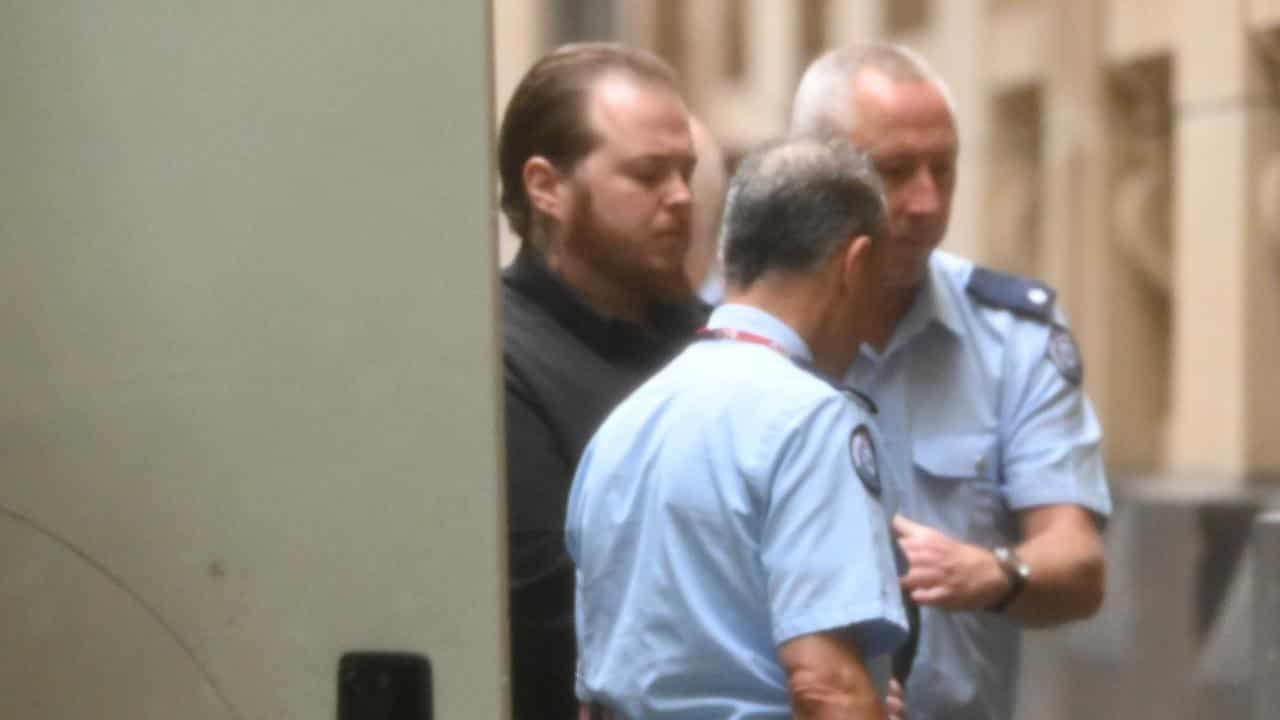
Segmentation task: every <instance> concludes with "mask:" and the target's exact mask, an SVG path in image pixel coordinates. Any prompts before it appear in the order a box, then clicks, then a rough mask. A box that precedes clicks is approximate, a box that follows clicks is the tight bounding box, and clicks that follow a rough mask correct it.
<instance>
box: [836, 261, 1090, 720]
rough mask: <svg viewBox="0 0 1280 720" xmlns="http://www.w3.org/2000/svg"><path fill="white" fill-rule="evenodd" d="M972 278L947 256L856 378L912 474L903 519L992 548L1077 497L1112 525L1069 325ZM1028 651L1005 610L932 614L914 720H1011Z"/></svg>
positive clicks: (912, 700)
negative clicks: (991, 296) (986, 292)
mask: <svg viewBox="0 0 1280 720" xmlns="http://www.w3.org/2000/svg"><path fill="white" fill-rule="evenodd" d="M973 270H974V267H973V265H972V263H970V262H968V261H966V260H963V259H960V258H957V257H955V256H953V255H949V254H947V253H944V252H941V251H935V252H934V253H933V256H932V258H931V260H930V262H929V272H928V277H927V279H926V281H925V283H924V284H923V286H922V287H921V290H920V294H919V295H918V296H917V298H916V301H915V303H914V305H913V306H912V308H911V309H910V310H909V311H908V313H907V315H906V316H905V317H904V318H903V320H902V321H901V322H900V323H899V324H898V327H897V328H896V330H895V332H894V334H893V337H892V338H891V339H890V341H889V344H888V345H887V346H886V348H885V351H884V353H883V354H878V353H876V352H875V351H874V350H872V349H871V348H869V347H867V346H866V345H864V346H863V347H862V348H861V351H860V353H859V355H858V357H857V359H856V360H855V361H854V364H853V366H852V367H851V369H850V372H849V374H848V375H847V376H846V377H845V381H846V382H847V383H848V384H849V385H851V386H853V387H855V388H858V389H859V390H862V391H864V392H866V393H868V394H869V395H870V396H871V397H872V398H873V399H874V400H875V402H876V404H877V405H878V406H879V408H880V413H879V420H880V423H881V428H882V430H883V432H884V435H885V442H886V443H887V445H888V447H886V449H885V452H884V453H883V456H884V457H886V458H887V459H890V461H893V462H897V463H899V465H900V467H899V468H898V472H897V473H896V475H897V477H899V478H905V482H903V485H902V488H901V496H900V503H901V512H902V514H904V515H905V516H907V517H909V518H911V519H913V520H916V521H918V522H922V523H925V524H927V525H930V526H933V527H935V528H938V529H939V530H941V531H943V532H944V533H946V534H948V535H950V536H952V537H955V538H958V539H961V540H964V541H966V542H969V543H973V544H976V545H981V546H984V547H994V546H997V545H1013V544H1016V542H1017V541H1018V526H1017V515H1016V513H1017V511H1019V510H1023V509H1025V508H1030V507H1034V506H1038V505H1046V504H1054V503H1071V504H1075V505H1080V506H1083V507H1085V508H1087V509H1089V510H1091V511H1092V512H1093V513H1095V514H1096V515H1098V516H1099V517H1103V518H1104V517H1105V516H1107V515H1108V514H1109V513H1110V511H1111V499H1110V495H1109V493H1108V491H1107V483H1106V477H1105V475H1104V472H1103V464H1102V457H1101V454H1100V451H1099V441H1100V439H1101V430H1100V428H1099V426H1098V421H1097V418H1096V417H1095V416H1094V413H1093V408H1092V406H1091V405H1090V403H1089V400H1088V398H1087V397H1086V396H1085V394H1084V391H1083V390H1082V389H1081V388H1080V387H1079V385H1078V382H1076V381H1073V379H1072V378H1071V377H1070V372H1069V371H1070V370H1071V366H1070V361H1071V358H1070V357H1068V358H1066V359H1065V360H1064V359H1063V356H1062V354H1059V355H1058V356H1057V359H1056V361H1055V356H1054V354H1053V353H1051V351H1050V346H1051V341H1052V340H1054V339H1055V337H1056V338H1057V340H1058V341H1059V342H1063V341H1065V342H1066V344H1067V347H1068V348H1070V347H1071V345H1070V340H1069V338H1067V337H1065V336H1064V335H1063V333H1064V332H1065V330H1064V328H1065V320H1064V319H1063V317H1062V315H1061V313H1059V312H1057V311H1054V313H1053V316H1052V318H1051V319H1049V320H1044V319H1038V318H1034V317H1030V316H1027V315H1025V314H1020V313H1016V312H1013V311H1011V310H1009V309H1004V308H1001V307H997V306H994V305H991V304H984V303H981V302H978V301H977V299H975V298H974V297H973V296H972V295H971V294H970V293H969V292H967V291H966V286H967V285H968V283H969V279H970V276H971V275H972V273H973ZM1026 292H1027V293H1028V297H1030V298H1031V302H1032V303H1033V304H1036V303H1037V301H1038V303H1039V304H1041V305H1046V306H1047V304H1048V303H1049V302H1051V301H1052V299H1051V297H1049V296H1048V294H1047V293H1046V292H1045V291H1044V290H1042V289H1040V290H1037V289H1035V286H1028V289H1027V290H1026ZM1055 326H1056V329H1055ZM1059 347H1061V345H1059ZM1064 368H1065V370H1064ZM1019 657H1020V636H1019V628H1018V626H1017V625H1016V624H1014V623H1012V622H1010V621H1009V620H1008V619H1006V618H1005V617H1004V616H1003V615H998V614H993V613H987V612H972V613H968V612H964V613H961V612H946V611H941V610H935V609H932V608H922V634H921V639H920V646H919V649H918V652H917V655H916V663H915V666H914V668H913V670H912V673H911V677H910V680H909V681H908V684H907V704H908V707H909V708H910V712H911V717H912V718H913V719H914V720H931V719H941V718H946V719H947V720H970V719H974V720H977V719H979V718H981V719H982V720H1007V719H1008V718H1010V717H1012V715H1013V706H1014V699H1015V694H1014V691H1015V683H1016V681H1017V677H1018V664H1019Z"/></svg>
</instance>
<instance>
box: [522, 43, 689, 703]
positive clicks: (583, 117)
mask: <svg viewBox="0 0 1280 720" xmlns="http://www.w3.org/2000/svg"><path fill="white" fill-rule="evenodd" d="M498 145H499V147H498V163H499V170H500V174H501V178H502V187H503V189H502V209H503V212H504V213H506V215H507V218H508V220H509V221H510V223H511V227H512V230H514V231H515V233H516V235H518V236H519V237H520V238H521V248H520V252H519V254H518V255H517V257H516V259H515V260H514V262H513V263H512V265H511V267H510V268H508V270H507V271H506V272H505V273H504V275H503V288H502V308H503V340H504V343H505V344H504V349H503V366H504V371H505V386H506V432H507V506H508V523H509V525H508V528H509V530H508V531H509V536H508V547H509V566H510V591H511V596H510V602H511V656H512V695H513V701H512V709H513V717H514V718H516V719H517V720H542V719H544V718H545V719H549V720H558V719H560V718H565V719H568V718H573V717H575V714H576V712H577V701H576V699H575V696H574V669H575V648H574V631H573V590H574V575H573V564H572V562H571V561H570V559H569V557H568V555H567V554H566V552H565V547H564V516H565V504H566V502H567V499H568V492H569V486H570V484H571V481H572V479H573V471H574V468H575V466H576V465H577V463H578V459H579V456H580V455H581V453H582V450H583V448H584V447H585V446H586V444H587V441H588V440H589V439H590V438H591V435H592V433H594V432H595V430H596V428H597V427H598V426H599V424H600V422H601V421H603V420H604V418H605V416H606V415H607V414H608V413H609V411H610V410H612V409H613V407H614V406H615V405H616V404H617V403H618V402H620V401H621V400H622V399H623V397H625V396H626V395H627V394H629V393H630V392H631V391H632V390H634V389H635V388H636V387H637V386H639V385H640V383H641V382H643V381H644V380H645V379H647V378H648V377H649V376H650V375H651V374H652V373H653V372H655V371H656V370H657V369H658V368H660V367H661V366H662V365H664V364H665V363H666V362H667V361H668V360H669V359H671V358H672V357H673V356H674V355H675V354H676V352H678V351H679V350H680V349H681V348H682V347H683V346H684V345H685V344H686V343H687V342H688V340H689V339H690V338H691V337H692V336H693V333H694V331H695V330H696V329H697V328H698V327H699V326H700V325H701V324H702V321H703V320H704V319H705V315H706V309H705V308H704V307H703V306H702V305H701V304H700V303H698V302H697V301H696V300H695V299H694V297H693V295H692V291H691V289H690V287H689V283H688V280H687V278H686V275H685V273H684V259H685V254H686V252H687V249H688V243H689V237H688V234H689V216H690V212H689V210H690V201H691V198H690V192H689V186H688V180H689V175H690V174H691V173H692V171H693V167H694V164H695V160H696V158H695V156H694V150H693V146H692V140H691V137H690V131H689V116H688V112H687V110H686V109H685V106H684V103H683V101H681V99H680V96H679V94H678V93H677V91H676V89H675V79H674V76H673V74H672V72H671V70H670V68H669V67H668V66H667V65H666V64H665V63H663V62H662V61H661V60H659V59H658V58H656V57H654V56H653V55H650V54H648V53H645V52H641V51H637V50H632V49H629V48H624V47H622V46H618V45H611V44H602V43H593V44H582V45H570V46H565V47H563V48H560V49H559V50H557V51H555V52H553V53H551V54H550V55H548V56H547V57H545V58H543V59H542V60H540V61H539V62H538V63H537V64H535V65H534V66H533V68H532V69H530V70H529V72H528V73H527V74H526V75H525V77H524V78H523V79H522V80H521V83H520V85H519V86H518V87H517V88H516V91H515V93H514V94H513V96H512V98H511V102H510V103H509V104H508V106H507V110H506V113H505V115H504V116H503V122H502V128H501V130H500V133H499V141H498Z"/></svg>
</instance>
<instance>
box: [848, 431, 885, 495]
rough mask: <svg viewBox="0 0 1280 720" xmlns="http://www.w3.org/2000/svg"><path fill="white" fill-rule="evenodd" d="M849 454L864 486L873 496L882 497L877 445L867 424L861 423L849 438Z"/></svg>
mask: <svg viewBox="0 0 1280 720" xmlns="http://www.w3.org/2000/svg"><path fill="white" fill-rule="evenodd" d="M849 456H850V458H852V460H853V470H854V472H856V473H858V479H859V480H861V481H862V486H863V487H865V488H866V489H867V492H868V493H869V494H870V495H871V496H872V497H877V498H878V497H880V490H881V487H880V462H879V460H878V459H877V458H876V445H875V443H874V442H872V440H871V431H870V430H868V429H867V426H866V425H859V426H858V427H857V428H856V429H855V430H854V431H853V436H852V437H851V438H849Z"/></svg>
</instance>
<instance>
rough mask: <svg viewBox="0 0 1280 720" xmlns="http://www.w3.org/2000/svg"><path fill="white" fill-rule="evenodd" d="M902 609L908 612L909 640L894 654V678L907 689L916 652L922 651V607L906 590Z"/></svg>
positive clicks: (903, 594)
mask: <svg viewBox="0 0 1280 720" xmlns="http://www.w3.org/2000/svg"><path fill="white" fill-rule="evenodd" d="M902 607H903V608H904V609H906V611H907V640H906V642H904V643H902V645H901V646H899V647H898V650H897V651H896V652H894V654H893V676H894V677H895V678H896V679H897V680H898V682H899V683H901V684H902V687H903V688H906V686H907V678H908V677H910V675H911V666H912V665H914V664H915V662H916V651H917V650H919V649H920V606H919V605H917V604H916V602H915V601H914V600H912V599H911V595H910V593H908V592H906V591H905V590H904V591H903V592H902Z"/></svg>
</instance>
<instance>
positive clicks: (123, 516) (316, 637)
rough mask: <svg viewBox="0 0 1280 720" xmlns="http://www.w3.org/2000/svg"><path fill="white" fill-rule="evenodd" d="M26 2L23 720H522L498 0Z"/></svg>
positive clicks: (12, 51)
mask: <svg viewBox="0 0 1280 720" xmlns="http://www.w3.org/2000/svg"><path fill="white" fill-rule="evenodd" d="M0 28H2V29H0V156H2V157H3V158H4V162H3V163H0V215H2V216H3V217H4V221H3V223H2V224H0V227H2V228H3V229H2V230H0V295H3V301H2V302H0V335H2V336H3V337H4V338H5V342H4V348H5V349H4V351H3V356H4V360H3V362H0V427H2V428H3V431H2V432H0V577H3V581H0V618H3V620H0V648H2V649H0V716H3V717H6V718H34V719H37V720H42V719H45V718H48V719H52V718H80V717H94V718H120V719H125V718H128V719H129V720H136V719H139V718H156V719H160V718H164V719H168V718H178V717H181V718H219V719H227V720H230V719H235V720H249V719H261V720H268V719H271V720H275V719H277V718H332V717H334V716H335V710H334V708H335V698H334V695H335V692H334V691H335V687H336V678H337V661H338V657H339V655H340V654H341V653H342V652H343V651H346V650H353V649H397V650H405V651H410V652H416V653H421V654H425V655H428V656H429V657H430V658H431V661H432V663H433V666H434V668H433V669H434V673H435V688H436V698H437V700H436V717H440V718H499V717H502V716H504V715H505V710H504V707H505V702H504V697H505V682H504V677H505V671H504V668H505V649H504V642H505V640H504V638H505V633H504V626H505V623H504V618H505V612H504V604H505V592H504V591H503V587H504V583H503V578H504V577H505V573H504V570H503V567H502V557H503V547H504V546H503V538H504V537H505V534H504V532H503V530H502V527H503V524H502V523H503V521H504V515H503V512H502V497H501V492H500V490H501V487H502V485H501V484H500V482H499V468H500V466H501V464H500V463H501V457H500V442H499V431H498V428H499V427H500V426H501V425H500V422H499V408H498V400H497V368H496V361H497V348H498V345H497V340H496V331H495V322H494V320H495V316H496V309H495V300H494V280H493V274H492V267H493V263H494V254H493V249H492V243H491V242H490V238H492V227H493V226H492V207H491V205H492V202H491V201H492V188H493V180H492V175H491V171H490V169H489V168H490V166H491V150H490V144H489V140H490V136H489V132H488V128H489V127H490V126H491V124H492V119H491V92H490V89H491V79H490V63H489V57H490V55H489V53H490V49H489V30H488V8H487V7H486V5H485V4H484V3H474V2H470V1H469V0H456V1H454V2H402V1H398V0H377V1H375V2H362V3H356V4H350V3H314V2H276V3H265V4H264V3H260V2H248V1H246V0H226V1H224V2H217V3H177V4H175V3H169V2H146V1H145V0H127V1H123V2H114V3H93V2H78V3H77V2H73V3H5V4H3V5H2V6H0ZM460 547H461V548H465V549H466V552H459V551H458V549H459V548H460Z"/></svg>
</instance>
